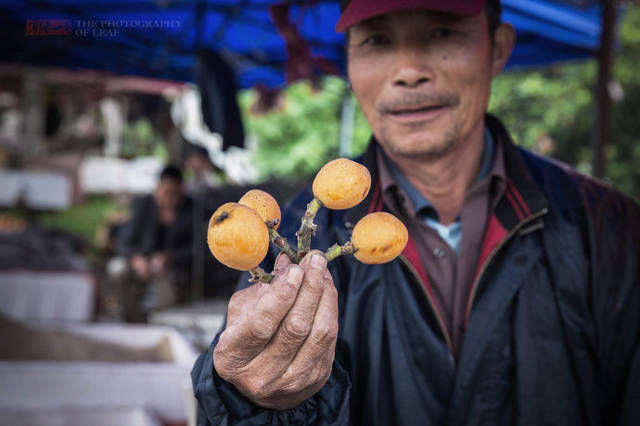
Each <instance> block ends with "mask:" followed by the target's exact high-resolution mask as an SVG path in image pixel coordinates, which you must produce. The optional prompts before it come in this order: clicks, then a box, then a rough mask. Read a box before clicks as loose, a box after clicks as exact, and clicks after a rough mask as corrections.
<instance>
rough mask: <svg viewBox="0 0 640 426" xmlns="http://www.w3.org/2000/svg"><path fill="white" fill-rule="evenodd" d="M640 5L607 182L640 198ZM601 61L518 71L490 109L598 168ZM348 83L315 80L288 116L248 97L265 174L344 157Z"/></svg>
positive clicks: (356, 148)
mask: <svg viewBox="0 0 640 426" xmlns="http://www.w3.org/2000/svg"><path fill="white" fill-rule="evenodd" d="M638 63H640V8H634V7H629V8H627V10H626V11H625V14H624V15H623V19H622V21H621V22H620V23H619V51H618V54H617V56H616V62H615V67H614V81H616V82H617V83H619V85H620V87H621V88H622V92H623V93H624V98H623V99H621V100H619V101H617V102H616V103H614V105H613V109H612V121H613V125H612V137H611V143H610V144H609V145H608V147H607V160H608V161H607V180H609V181H610V182H611V183H612V184H613V185H614V186H615V187H617V188H619V189H620V190H622V191H623V192H626V193H628V194H630V195H632V196H635V197H637V198H639V197H640V120H638V117H637V115H638V112H640V73H638V71H637V64H638ZM597 73H598V69H597V63H596V61H595V60H594V59H591V60H584V61H577V62H573V63H564V64H557V65H553V66H549V67H545V68H539V69H526V70H522V71H511V72H508V73H505V74H503V75H501V76H499V77H497V78H496V79H494V82H493V87H492V98H491V102H490V105H489V111H490V112H491V113H493V114H495V115H497V116H498V117H500V118H501V119H502V120H503V121H504V123H505V124H506V126H507V128H508V129H509V130H510V132H511V133H512V135H513V136H514V139H515V140H516V142H517V143H518V144H520V145H522V146H524V147H526V148H529V149H532V150H534V151H537V152H540V153H542V154H544V155H551V156H553V157H555V158H557V159H559V160H561V161H564V162H566V163H568V164H570V165H572V166H574V167H576V168H577V169H578V170H580V171H582V172H585V173H589V172H590V171H591V146H592V144H593V140H594V134H593V132H594V122H595V103H594V87H595V83H596V80H597ZM344 93H345V83H344V81H343V80H341V79H338V78H326V79H324V80H323V83H322V87H321V88H320V90H317V91H314V90H313V89H312V87H311V86H310V85H309V84H308V83H297V84H294V85H291V86H290V87H288V88H287V89H286V90H285V91H284V96H285V100H284V107H283V110H282V111H273V112H270V113H268V114H265V115H261V116H255V115H252V114H250V113H249V109H250V107H251V105H252V104H253V103H254V101H255V96H256V93H255V92H253V91H248V92H244V93H243V94H242V95H241V96H240V103H241V108H242V111H243V113H244V115H245V123H246V124H247V127H248V131H249V133H250V134H252V135H253V136H254V137H255V139H256V141H257V144H256V145H257V146H256V150H255V156H254V160H255V164H256V165H257V166H258V168H259V170H260V172H261V174H262V176H263V177H267V176H279V177H283V178H292V179H301V178H308V177H311V175H312V174H313V173H314V172H315V171H316V170H317V169H318V168H320V167H321V166H322V164H324V163H325V162H326V161H328V160H329V159H331V158H334V157H336V156H337V155H338V143H339V135H340V116H341V107H342V100H343V96H344ZM354 123H355V124H354V139H353V150H352V154H353V155H357V154H359V153H360V152H362V151H363V150H364V148H365V147H366V145H367V142H368V140H369V136H370V130H369V128H368V126H367V123H366V120H365V118H364V116H363V115H362V112H361V111H360V109H359V108H356V116H355V119H354Z"/></svg>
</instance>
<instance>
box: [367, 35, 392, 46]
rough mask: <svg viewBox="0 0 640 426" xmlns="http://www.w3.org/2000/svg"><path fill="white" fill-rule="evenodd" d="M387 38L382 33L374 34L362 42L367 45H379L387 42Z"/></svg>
mask: <svg viewBox="0 0 640 426" xmlns="http://www.w3.org/2000/svg"><path fill="white" fill-rule="evenodd" d="M388 43H389V38H388V37H387V36H384V35H382V34H374V35H372V36H369V37H367V38H366V39H365V40H364V41H363V42H362V44H364V45H369V46H379V45H382V44H388Z"/></svg>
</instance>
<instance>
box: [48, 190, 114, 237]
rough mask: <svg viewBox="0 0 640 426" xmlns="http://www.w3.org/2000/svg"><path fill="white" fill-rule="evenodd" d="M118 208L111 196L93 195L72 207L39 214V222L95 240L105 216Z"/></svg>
mask: <svg viewBox="0 0 640 426" xmlns="http://www.w3.org/2000/svg"><path fill="white" fill-rule="evenodd" d="M117 209H118V207H117V205H116V203H114V202H113V201H112V200H110V199H109V198H107V197H100V196H93V197H90V198H88V199H87V200H86V201H85V202H84V203H82V204H78V205H76V206H73V207H71V208H70V209H67V210H64V211H61V212H51V213H43V214H41V215H39V216H38V223H39V224H40V225H43V226H46V227H50V228H59V229H63V230H65V231H69V232H72V233H74V234H77V235H79V236H82V237H84V239H85V240H86V241H93V239H94V236H95V232H96V229H97V228H98V226H99V225H100V224H101V223H102V221H103V220H104V218H105V216H106V215H107V214H109V213H110V212H112V211H114V210H117Z"/></svg>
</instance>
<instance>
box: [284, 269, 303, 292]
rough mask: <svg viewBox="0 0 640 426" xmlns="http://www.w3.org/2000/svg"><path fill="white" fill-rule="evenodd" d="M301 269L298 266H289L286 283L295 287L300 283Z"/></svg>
mask: <svg viewBox="0 0 640 426" xmlns="http://www.w3.org/2000/svg"><path fill="white" fill-rule="evenodd" d="M302 274H303V272H302V268H301V267H299V266H298V265H291V267H290V268H289V272H287V282H288V283H289V284H291V285H292V286H295V287H297V286H298V285H299V284H300V281H302Z"/></svg>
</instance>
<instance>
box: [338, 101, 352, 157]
mask: <svg viewBox="0 0 640 426" xmlns="http://www.w3.org/2000/svg"><path fill="white" fill-rule="evenodd" d="M354 114H355V105H354V102H353V97H352V96H351V91H350V90H348V89H347V90H345V91H344V97H343V100H342V114H341V116H342V117H341V120H340V146H339V148H338V152H339V155H340V156H341V157H350V156H351V151H352V139H353V117H354Z"/></svg>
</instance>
